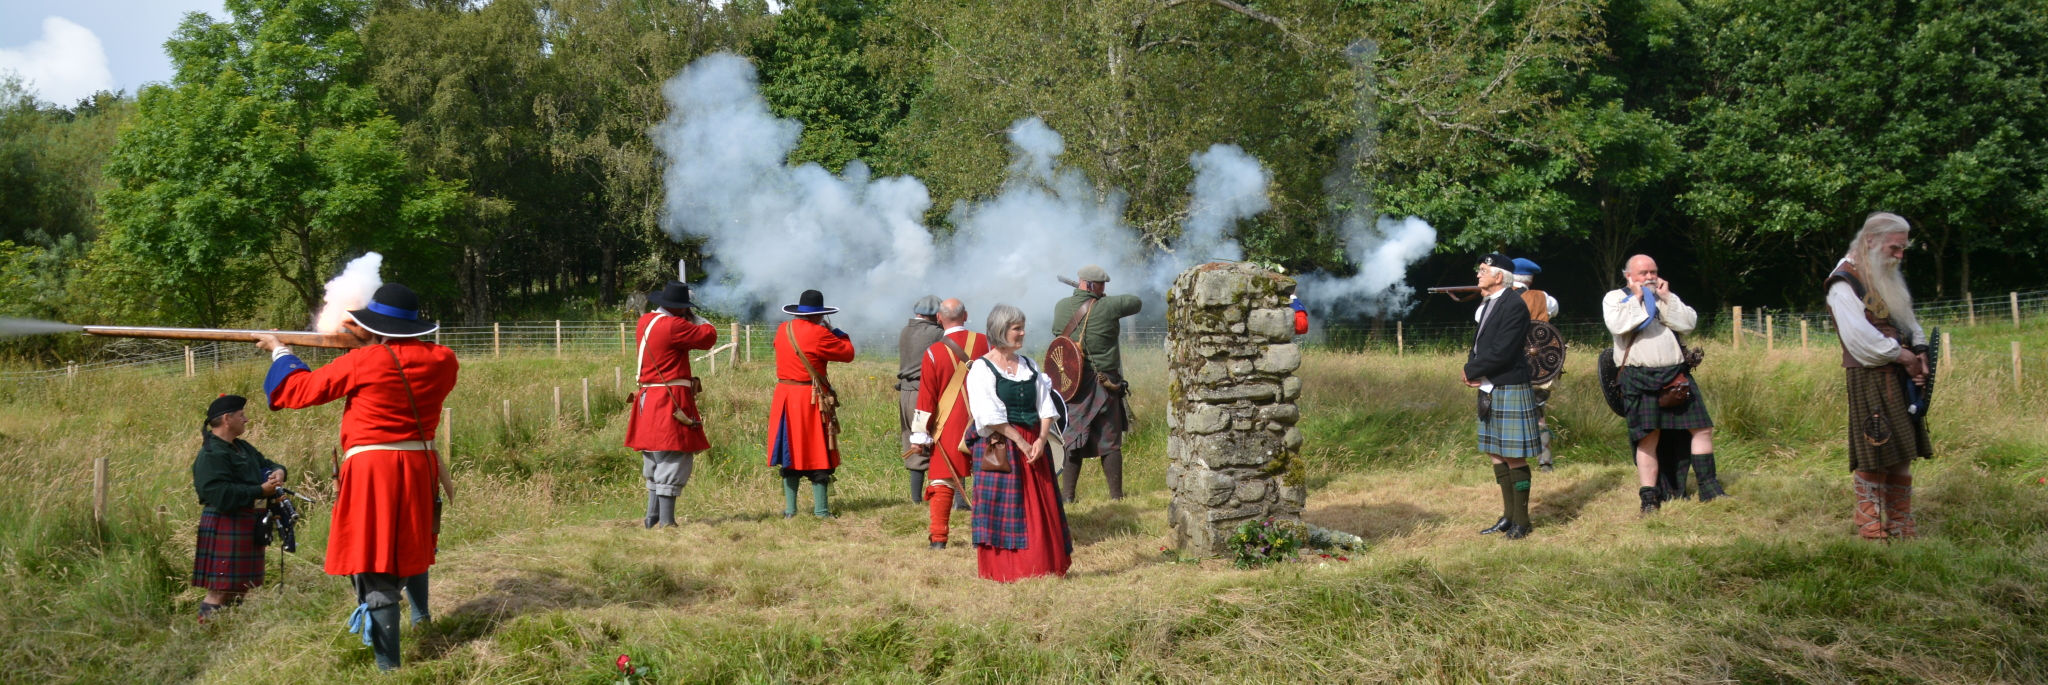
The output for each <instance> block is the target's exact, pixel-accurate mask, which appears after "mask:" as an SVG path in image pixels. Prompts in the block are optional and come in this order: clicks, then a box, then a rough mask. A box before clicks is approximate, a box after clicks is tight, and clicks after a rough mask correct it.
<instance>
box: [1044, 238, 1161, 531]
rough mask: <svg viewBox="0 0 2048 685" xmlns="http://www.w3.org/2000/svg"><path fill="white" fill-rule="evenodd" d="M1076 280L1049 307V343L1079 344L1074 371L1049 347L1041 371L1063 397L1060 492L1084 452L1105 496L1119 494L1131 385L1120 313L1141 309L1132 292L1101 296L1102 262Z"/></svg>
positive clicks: (1068, 486) (1076, 475) (1074, 477)
mask: <svg viewBox="0 0 2048 685" xmlns="http://www.w3.org/2000/svg"><path fill="white" fill-rule="evenodd" d="M1078 275H1079V276H1080V277H1081V280H1080V282H1078V283H1075V282H1072V281H1067V280H1066V279H1065V278H1062V279H1060V281H1061V282H1063V283H1067V284H1068V285H1072V286H1074V294H1073V295H1071V296H1068V297H1067V298H1066V299H1064V300H1060V302H1059V304H1058V305H1057V306H1055V307H1053V315H1052V322H1053V323H1052V325H1053V327H1054V328H1053V335H1054V336H1055V339H1054V341H1053V345H1054V346H1061V342H1062V341H1066V344H1067V345H1074V346H1077V347H1078V348H1079V352H1080V354H1079V355H1074V356H1078V357H1079V358H1080V364H1079V371H1080V372H1079V373H1078V374H1075V373H1071V368H1070V367H1059V368H1058V371H1059V373H1055V368H1056V365H1055V364H1054V363H1053V360H1052V357H1053V356H1054V351H1053V350H1051V349H1048V350H1047V352H1046V355H1047V362H1046V364H1045V368H1046V372H1047V373H1049V374H1053V376H1054V379H1053V380H1054V383H1053V387H1054V389H1055V391H1057V392H1059V393H1060V395H1061V396H1062V397H1064V398H1065V399H1066V401H1067V409H1068V414H1067V429H1066V433H1065V435H1063V436H1061V439H1062V441H1063V442H1064V443H1065V445H1066V449H1067V457H1066V463H1065V465H1064V466H1063V467H1062V468H1061V471H1060V495H1061V496H1062V497H1065V498H1066V499H1067V501H1069V502H1072V501H1074V489H1075V488H1076V487H1077V486H1079V485H1080V480H1081V460H1082V459H1086V458H1089V457H1100V458H1102V477H1103V479H1104V480H1106V481H1107V484H1108V485H1109V498H1110V499H1113V500H1116V499H1123V497H1124V431H1126V430H1129V429H1130V427H1131V421H1130V416H1129V411H1130V410H1129V408H1128V407H1127V406H1125V404H1124V396H1125V395H1127V394H1129V393H1130V388H1131V384H1130V383H1128V382H1126V381H1125V380H1124V371H1123V355H1122V350H1121V348H1120V346H1119V341H1120V340H1122V338H1123V336H1122V335H1121V334H1122V332H1123V330H1122V329H1123V324H1122V320H1123V319H1124V317H1128V316H1133V315H1136V314H1137V313H1138V310H1140V309H1142V308H1144V306H1145V305H1144V303H1143V302H1141V301H1139V300H1138V296H1136V295H1104V294H1103V287H1104V285H1105V284H1107V283H1109V272H1107V271H1103V270H1102V267H1099V266H1095V265H1092V264H1091V265H1088V266H1085V267H1082V268H1081V271H1080V273H1079V274H1078Z"/></svg>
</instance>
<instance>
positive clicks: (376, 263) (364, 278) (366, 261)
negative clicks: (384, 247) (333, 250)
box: [313, 252, 384, 333]
mask: <svg viewBox="0 0 2048 685" xmlns="http://www.w3.org/2000/svg"><path fill="white" fill-rule="evenodd" d="M383 267H384V255H381V254H377V253H375V252H368V253H364V254H363V256H361V257H357V258H355V259H354V260H353V261H350V262H349V263H348V266H346V267H343V268H342V270H341V275H339V276H335V277H334V279H333V280H330V281H328V282H327V294H326V295H325V296H324V297H323V298H322V299H323V300H324V301H325V304H323V305H321V307H320V316H318V317H316V318H315V319H314V320H313V330H315V331H319V332H321V333H336V332H340V331H341V324H342V322H344V321H347V320H348V313H349V310H352V309H362V308H363V307H367V306H369V304H370V296H372V295H375V294H376V293H377V288H379V287H381V286H383V285H384V279H383V278H382V277H380V276H378V275H377V272H378V270H380V269H382V268H383Z"/></svg>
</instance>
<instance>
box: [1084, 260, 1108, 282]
mask: <svg viewBox="0 0 2048 685" xmlns="http://www.w3.org/2000/svg"><path fill="white" fill-rule="evenodd" d="M1079 275H1080V277H1081V280H1084V281H1094V282H1096V283H1108V282H1109V272H1107V271H1103V270H1102V267H1099V266H1096V265H1094V264H1089V265H1087V266H1084V267H1081V273H1080V274H1079Z"/></svg>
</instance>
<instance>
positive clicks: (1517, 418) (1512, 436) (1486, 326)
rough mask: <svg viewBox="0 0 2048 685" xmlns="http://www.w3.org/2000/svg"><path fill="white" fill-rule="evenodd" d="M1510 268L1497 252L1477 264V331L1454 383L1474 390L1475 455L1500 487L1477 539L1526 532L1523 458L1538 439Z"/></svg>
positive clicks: (1524, 311) (1523, 320)
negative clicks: (1491, 517) (1497, 506)
mask: <svg viewBox="0 0 2048 685" xmlns="http://www.w3.org/2000/svg"><path fill="white" fill-rule="evenodd" d="M1514 268H1515V264H1514V261H1513V260H1510V259H1508V256H1507V255H1504V254H1500V253H1497V252H1496V253H1493V254H1489V255H1486V256H1485V257H1482V258H1480V260H1479V266H1478V267H1477V268H1476V271H1477V273H1478V275H1477V278H1478V281H1479V292H1480V294H1481V295H1483V298H1482V299H1481V300H1480V301H1479V311H1478V312H1477V313H1475V314H1473V320H1474V322H1475V323H1477V324H1478V327H1479V329H1478V331H1477V332H1476V333H1474V334H1473V336H1472V349H1471V351H1470V352H1468V353H1467V354H1466V355H1465V368H1464V369H1463V371H1462V372H1461V374H1460V378H1461V379H1462V380H1463V381H1464V382H1465V385H1467V386H1470V387H1473V388H1478V390H1479V393H1478V403H1479V452H1480V453H1481V454H1485V455H1486V456H1487V458H1488V459H1490V460H1492V462H1493V480H1494V483H1496V484H1498V485H1499V486H1500V499H1501V516H1500V520H1498V521H1495V522H1494V523H1493V525H1492V526H1488V527H1487V528H1485V529H1483V530H1480V531H1479V534H1481V535H1491V534H1494V533H1500V534H1501V535H1502V536H1503V537H1506V538H1507V539H1509V540H1520V539H1522V538H1525V537H1528V536H1529V531H1530V529H1531V527H1532V524H1531V523H1530V521H1529V490H1530V477H1529V458H1530V457H1533V456H1536V455H1537V453H1538V452H1540V451H1541V449H1542V447H1541V446H1542V438H1541V437H1540V436H1539V435H1538V434H1537V430H1538V429H1537V428H1536V391H1535V390H1534V389H1532V388H1530V387H1529V379H1530V377H1531V375H1532V372H1531V371H1530V370H1529V355H1528V351H1527V343H1526V341H1527V340H1528V339H1529V306H1528V304H1526V303H1524V302H1523V301H1522V298H1521V297H1519V296H1515V295H1512V294H1511V293H1512V289H1510V288H1509V287H1508V282H1509V280H1510V279H1511V277H1512V276H1513V271H1512V269H1514Z"/></svg>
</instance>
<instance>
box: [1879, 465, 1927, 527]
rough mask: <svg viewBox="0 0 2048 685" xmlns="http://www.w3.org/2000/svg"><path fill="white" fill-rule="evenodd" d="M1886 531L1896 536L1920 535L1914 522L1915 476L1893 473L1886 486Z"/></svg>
mask: <svg viewBox="0 0 2048 685" xmlns="http://www.w3.org/2000/svg"><path fill="white" fill-rule="evenodd" d="M1884 519H1885V520H1884V532H1885V534H1886V535H1890V536H1892V537H1894V538H1915V537H1920V528H1919V526H1916V525H1914V524H1913V477H1912V476H1900V475H1896V474H1894V475H1892V476H1891V477H1890V478H1889V479H1888V481H1887V482H1886V483H1885V486H1884Z"/></svg>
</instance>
